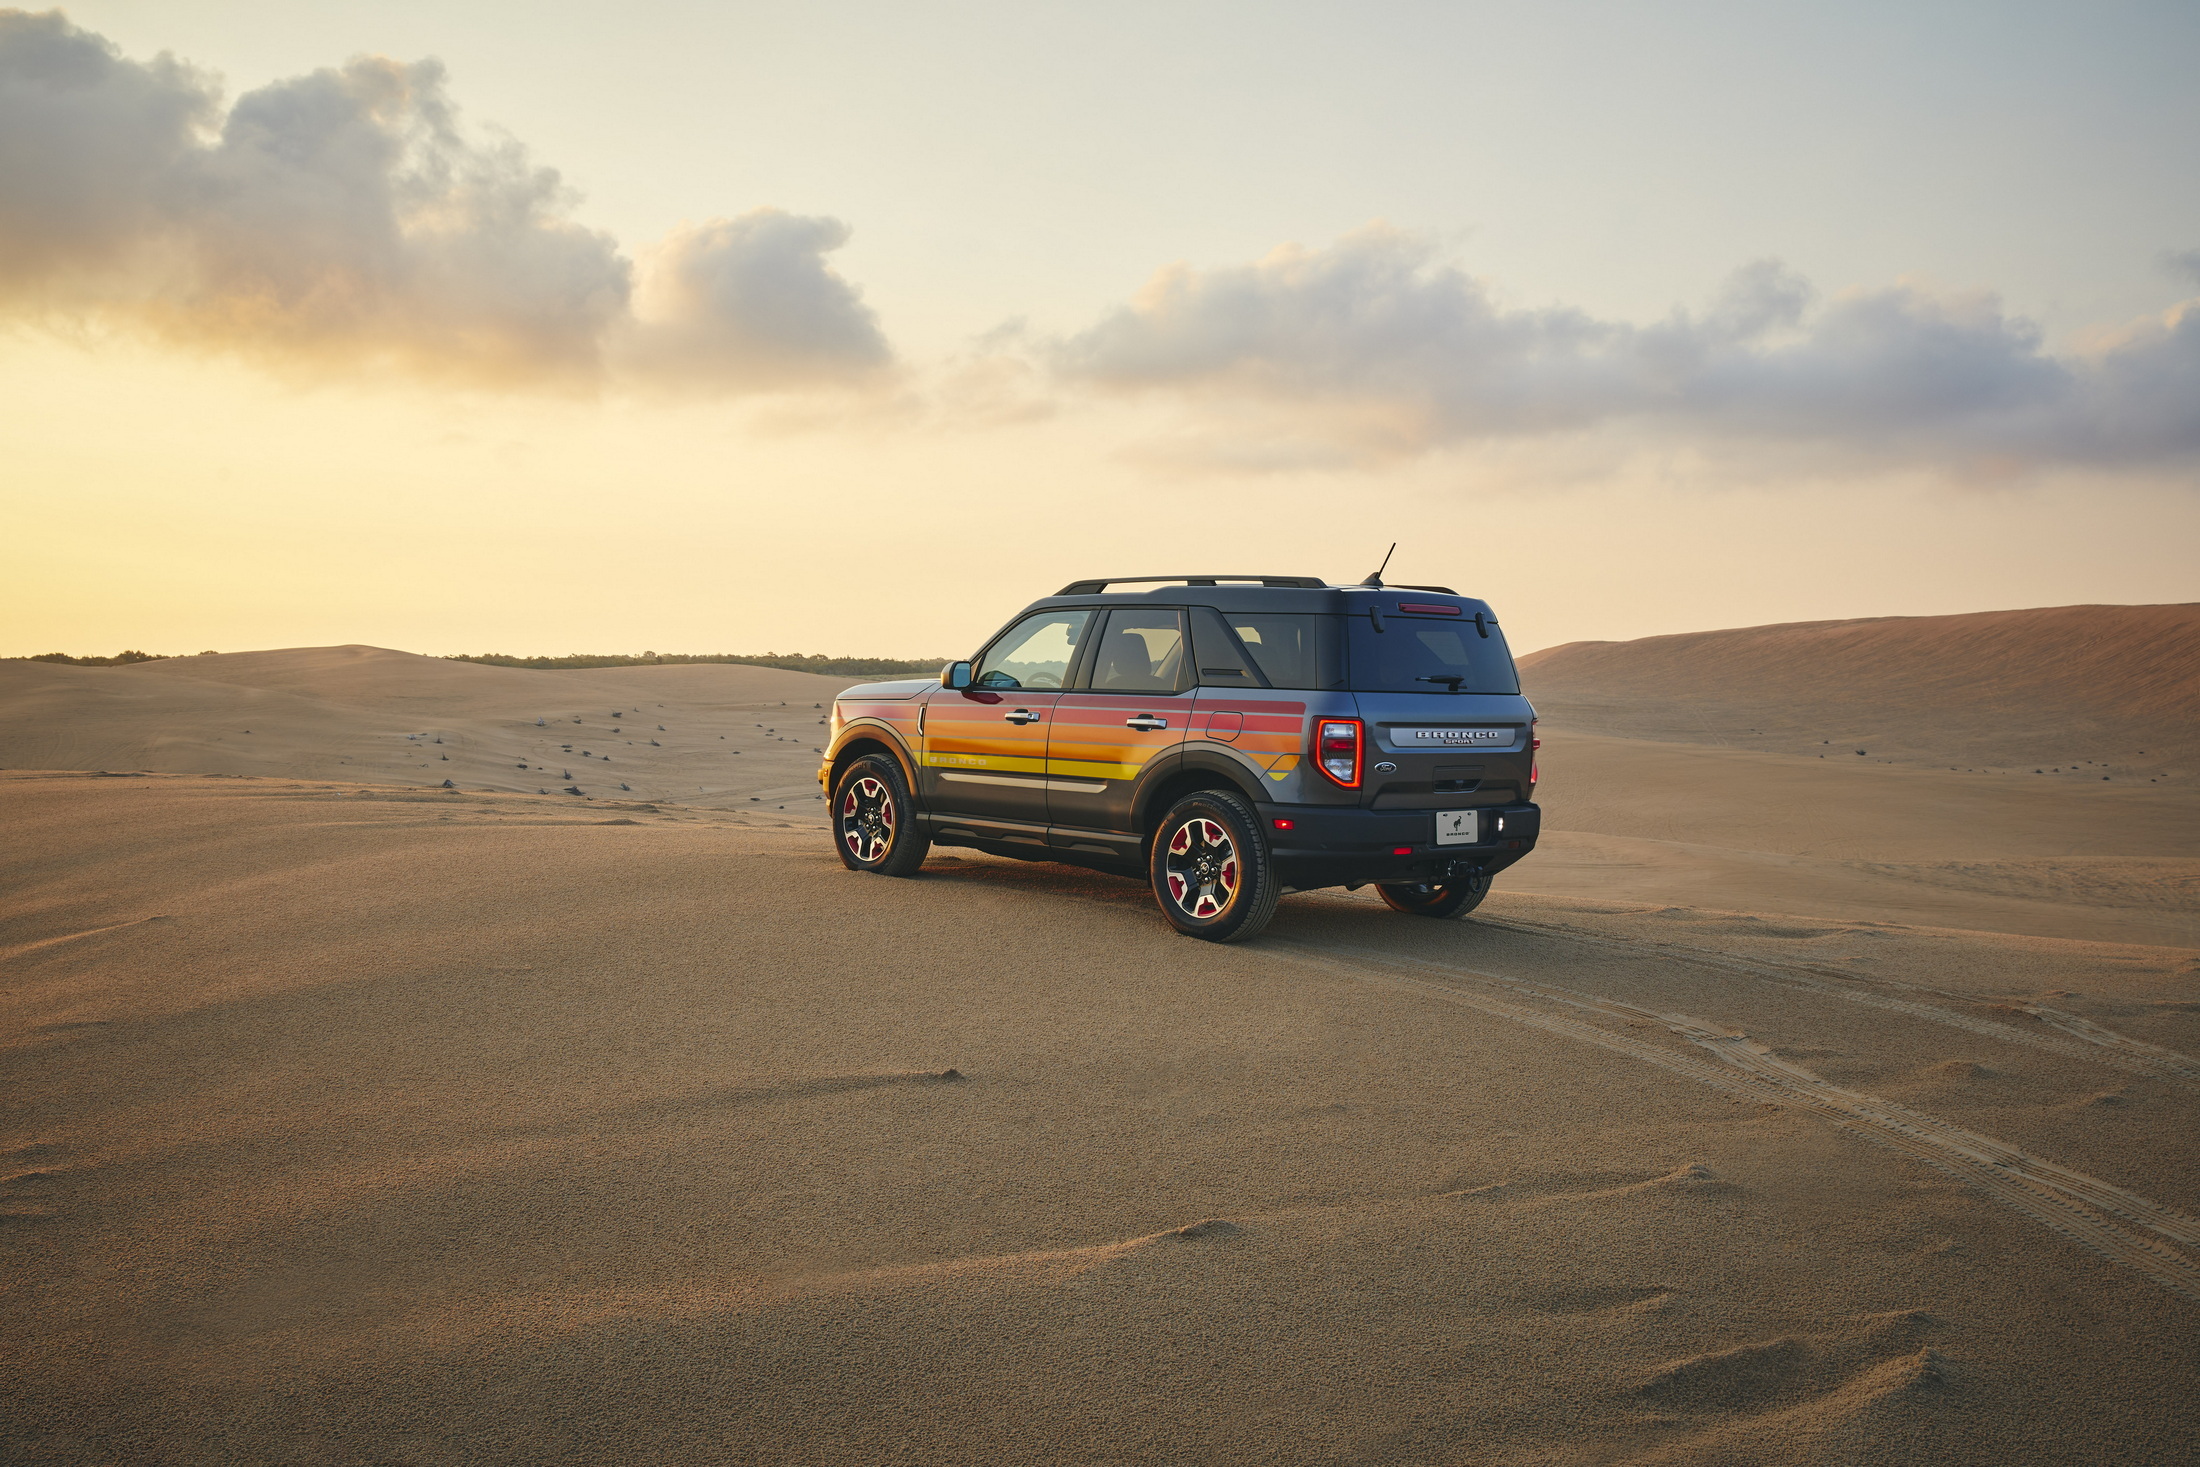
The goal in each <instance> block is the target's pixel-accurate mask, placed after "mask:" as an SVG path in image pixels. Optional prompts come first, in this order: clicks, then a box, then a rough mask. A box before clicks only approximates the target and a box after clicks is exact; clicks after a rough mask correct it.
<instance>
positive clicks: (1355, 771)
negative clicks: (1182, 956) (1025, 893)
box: [818, 575, 1541, 942]
mask: <svg viewBox="0 0 2200 1467" xmlns="http://www.w3.org/2000/svg"><path fill="white" fill-rule="evenodd" d="M1129 588H1139V589H1129ZM832 735H833V737H832V742H831V744H830V745H829V746H828V747H827V749H826V752H825V760H824V764H823V766H822V767H821V768H820V769H819V771H818V779H819V782H820V784H821V785H822V786H823V788H824V790H825V794H826V797H827V799H828V800H830V802H831V804H830V806H829V808H830V811H831V815H832V828H833V840H834V844H835V848H836V849H837V850H838V851H839V853H840V858H841V860H842V861H843V862H845V863H846V864H847V865H848V866H849V868H850V869H852V870H856V871H869V872H879V873H882V874H885V875H890V876H906V875H909V874H912V873H914V872H915V871H916V870H917V868H918V867H919V866H920V865H921V864H922V863H923V861H924V857H925V853H926V851H927V850H928V849H929V848H930V847H931V846H934V845H941V846H967V847H971V848H973V849H977V850H982V851H990V852H992V853H994V854H996V855H1002V856H1012V857H1016V858H1018V859H1020V860H1031V861H1065V862H1072V863H1075V864H1078V865H1084V866H1091V867H1096V868H1099V869H1101V870H1107V871H1115V872H1120V873H1122V874H1125V875H1131V876H1137V877H1141V878H1143V879H1145V880H1147V881H1149V882H1150V883H1151V884H1152V886H1153V891H1154V897H1155V900H1156V901H1157V902H1159V904H1160V907H1161V911H1162V914H1163V915H1164V916H1165V917H1167V918H1168V920H1169V921H1170V923H1172V924H1173V925H1174V926H1175V927H1176V929H1177V930H1178V931H1180V932H1183V933H1185V934H1187V935H1189V936H1193V937H1200V938H1206V939H1208V940H1210V941H1215V942H1232V941H1237V940H1240V939H1243V938H1246V937H1250V936H1252V935H1253V934H1254V933H1255V932H1258V931H1259V930H1260V929H1261V928H1262V927H1263V926H1264V925H1266V923H1267V922H1268V919H1269V918H1270V917H1271V916H1272V915H1273V914H1274V912H1275V908H1276V902H1277V900H1278V899H1279V898H1280V897H1281V896H1283V895H1284V894H1285V893H1286V892H1292V891H1307V890H1312V889H1314V888H1317V887H1326V886H1343V887H1346V888H1348V889H1351V888H1358V887H1361V886H1366V885H1370V884H1372V885H1373V886H1374V887H1375V888H1376V890H1377V892H1378V893H1380V895H1381V896H1382V899H1383V900H1384V901H1385V902H1387V903H1389V904H1390V906H1391V907H1392V908H1393V909H1395V910H1397V911H1399V912H1405V913H1410V914H1412V915H1415V916H1423V917H1460V916H1464V915H1465V914H1466V913H1468V912H1471V911H1472V910H1474V908H1475V907H1476V906H1477V905H1478V904H1479V903H1480V902H1481V900H1482V897H1483V894H1484V893H1485V892H1486V891H1487V890H1488V889H1489V882H1490V878H1491V877H1492V876H1494V875H1496V873H1497V872H1499V871H1501V870H1503V869H1504V868H1505V867H1507V866H1510V865H1511V864H1512V863H1513V862H1515V861H1517V860H1519V859H1520V858H1521V857H1522V856H1525V855H1526V854H1527V853H1528V852H1529V851H1531V850H1533V849H1534V848H1535V842H1536V835H1537V832H1538V828H1539V825H1540V820H1541V812H1540V811H1539V810H1538V809H1537V807H1536V806H1535V804H1534V803H1533V800H1534V794H1535V784H1536V777H1537V769H1536V758H1535V750H1536V747H1537V745H1538V742H1539V741H1538V740H1537V738H1536V736H1535V710H1534V709H1533V708H1532V707H1530V706H1529V703H1528V700H1527V699H1526V698H1524V697H1522V696H1521V694H1520V679H1519V676H1518V674H1517V673H1516V672H1515V671H1514V669H1513V660H1512V654H1511V652H1510V651H1509V650H1508V649H1507V648H1506V645H1505V639H1504V634H1503V633H1502V632H1501V631H1500V630H1499V628H1498V624H1497V617H1496V615H1495V614H1494V613H1493V612H1492V611H1491V610H1490V608H1489V606H1488V604H1487V603H1485V602H1482V601H1479V600H1476V599H1475V598H1473V597H1471V596H1461V595H1459V594H1458V593H1456V592H1454V591H1452V590H1449V589H1448V588H1446V587H1442V586H1386V585H1384V584H1382V582H1381V580H1380V579H1379V578H1377V577H1370V578H1369V580H1368V582H1367V583H1365V584H1362V585H1357V586H1332V585H1328V584H1326V583H1324V582H1323V581H1320V580H1318V579H1315V578H1313V577H1310V576H1222V575H1206V576H1134V577H1129V578H1119V579H1111V580H1095V581H1078V582H1075V583H1073V584H1071V585H1068V586H1065V587H1063V588H1062V590H1061V591H1060V592H1058V593H1057V594H1055V595H1053V596H1048V597H1046V598H1044V599H1042V600H1039V601H1035V602H1033V603H1032V604H1031V605H1030V606H1028V607H1026V608H1025V609H1024V610H1023V611H1021V612H1019V613H1018V614H1017V615H1016V616H1015V617H1014V618H1013V619H1012V620H1011V621H1010V622H1009V623H1008V625H1007V626H1005V627H1004V628H1002V629H1001V631H1000V632H999V633H998V634H997V635H995V636H994V637H993V638H992V640H990V641H989V642H987V643H986V645H985V646H984V647H983V648H982V649H980V651H979V652H978V653H977V654H976V655H975V656H973V657H972V658H971V659H970V660H969V661H968V662H952V663H949V664H948V665H947V666H946V667H945V668H943V669H942V670H941V672H940V676H939V678H938V679H937V680H936V681H935V680H930V679H926V680H922V681H910V682H888V683H871V684H867V685H865V686H862V687H855V688H850V689H848V690H847V691H846V692H845V693H843V694H841V695H840V697H839V698H838V699H837V700H836V701H835V702H834V704H833V716H832Z"/></svg>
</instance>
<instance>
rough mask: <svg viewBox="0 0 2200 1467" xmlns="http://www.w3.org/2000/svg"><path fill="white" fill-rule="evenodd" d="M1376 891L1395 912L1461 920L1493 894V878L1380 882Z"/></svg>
mask: <svg viewBox="0 0 2200 1467" xmlns="http://www.w3.org/2000/svg"><path fill="white" fill-rule="evenodd" d="M1375 893H1376V895H1378V896H1380V897H1381V898H1382V899H1383V901H1384V902H1385V903H1387V904H1388V905H1389V907H1390V910H1392V911H1393V912H1404V913H1405V914H1406V915H1407V916H1409V917H1446V918H1453V919H1457V918H1460V917H1464V916H1466V915H1467V913H1469V912H1471V911H1473V910H1474V909H1475V908H1476V907H1479V906H1481V905H1482V898H1484V897H1486V896H1488V895H1489V894H1490V881H1489V878H1488V877H1486V876H1484V877H1479V878H1476V879H1472V880H1466V881H1446V882H1436V881H1399V882H1391V883H1388V884H1382V883H1378V884H1377V885H1376V887H1375Z"/></svg>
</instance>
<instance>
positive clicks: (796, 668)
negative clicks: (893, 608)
mask: <svg viewBox="0 0 2200 1467" xmlns="http://www.w3.org/2000/svg"><path fill="white" fill-rule="evenodd" d="M445 660H446V661H449V662H482V663H486V664H488V665H489V666H491V667H533V668H542V669H557V668H567V667H652V666H656V665H658V664H664V665H667V666H672V665H676V664H679V663H687V662H737V663H740V664H741V665H742V666H744V667H778V668H784V669H785V670H787V671H788V672H816V673H823V674H825V675H827V676H829V677H878V676H882V675H884V674H886V673H896V672H937V671H939V669H940V665H941V664H942V663H945V662H947V661H950V660H951V659H949V658H945V657H931V658H924V657H920V658H917V659H915V660H913V661H912V660H909V659H906V658H892V657H826V656H823V655H821V654H814V653H813V654H810V655H807V656H805V655H802V654H800V653H790V654H788V655H786V656H784V657H782V656H781V655H780V654H779V653H777V652H766V653H764V654H763V655H762V656H760V657H745V656H742V655H740V654H738V653H734V652H644V653H642V654H641V655H640V656H638V657H637V656H630V655H628V654H626V653H618V652H614V653H602V654H597V653H586V652H569V653H567V654H566V655H565V656H563V657H512V656H508V655H506V654H505V653H502V652H483V653H480V654H478V655H476V654H469V653H464V652H460V653H454V654H452V655H451V656H450V657H448V658H446V659H445Z"/></svg>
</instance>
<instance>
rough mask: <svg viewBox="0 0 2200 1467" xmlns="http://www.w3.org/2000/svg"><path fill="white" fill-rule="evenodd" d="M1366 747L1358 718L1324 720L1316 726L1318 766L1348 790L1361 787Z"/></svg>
mask: <svg viewBox="0 0 2200 1467" xmlns="http://www.w3.org/2000/svg"><path fill="white" fill-rule="evenodd" d="M1365 743H1366V736H1365V735H1364V734H1363V733H1362V732H1361V728H1360V720H1358V719H1357V718H1323V719H1317V720H1316V721H1315V723H1314V763H1315V764H1316V765H1318V766H1319V767H1320V769H1321V772H1322V773H1324V774H1326V775H1328V776H1329V777H1330V778H1331V779H1332V780H1334V781H1336V782H1337V783H1338V784H1341V785H1343V786H1344V787H1345V788H1346V789H1348V790H1350V789H1358V788H1359V787H1360V750H1361V748H1362V746H1363V745H1364V744H1365Z"/></svg>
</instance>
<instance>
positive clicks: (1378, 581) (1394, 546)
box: [1360, 540, 1398, 591]
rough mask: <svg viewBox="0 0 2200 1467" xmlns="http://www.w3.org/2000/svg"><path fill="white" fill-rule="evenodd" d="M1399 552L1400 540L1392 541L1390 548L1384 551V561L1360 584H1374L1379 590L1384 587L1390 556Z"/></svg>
mask: <svg viewBox="0 0 2200 1467" xmlns="http://www.w3.org/2000/svg"><path fill="white" fill-rule="evenodd" d="M1397 553H1398V542H1397V541H1395V540H1393V541H1391V542H1390V549H1388V550H1386V551H1384V552H1383V563H1382V564H1381V565H1379V566H1377V567H1375V570H1374V573H1373V574H1372V575H1370V576H1369V577H1368V578H1367V579H1366V580H1364V581H1362V582H1360V584H1361V585H1363V586H1373V587H1374V588H1375V589H1376V590H1378V591H1380V590H1381V589H1383V572H1384V571H1386V570H1389V569H1390V557H1391V556H1393V555H1396V554H1397Z"/></svg>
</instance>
